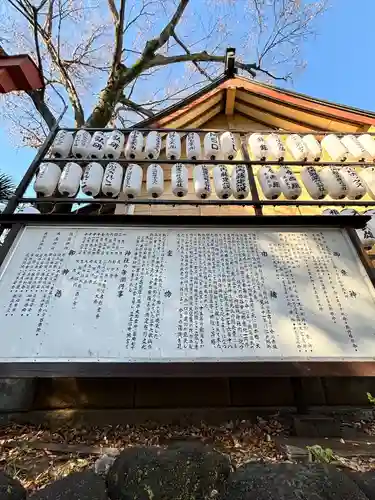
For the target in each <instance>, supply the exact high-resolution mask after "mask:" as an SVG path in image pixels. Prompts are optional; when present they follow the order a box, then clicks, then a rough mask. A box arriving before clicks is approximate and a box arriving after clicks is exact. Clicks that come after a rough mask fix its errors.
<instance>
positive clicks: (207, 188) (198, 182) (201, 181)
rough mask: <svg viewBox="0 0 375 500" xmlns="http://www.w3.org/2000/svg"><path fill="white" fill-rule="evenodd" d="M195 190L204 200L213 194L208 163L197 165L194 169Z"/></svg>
mask: <svg viewBox="0 0 375 500" xmlns="http://www.w3.org/2000/svg"><path fill="white" fill-rule="evenodd" d="M193 180H194V191H195V194H196V196H197V197H198V198H201V199H202V200H204V199H207V198H209V197H210V196H211V182H210V174H209V171H208V168H207V167H206V165H196V166H195V167H194V170H193Z"/></svg>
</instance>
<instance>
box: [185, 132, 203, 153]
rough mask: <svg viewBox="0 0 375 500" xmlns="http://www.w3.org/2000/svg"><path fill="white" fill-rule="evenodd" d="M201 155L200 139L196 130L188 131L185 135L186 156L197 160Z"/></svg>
mask: <svg viewBox="0 0 375 500" xmlns="http://www.w3.org/2000/svg"><path fill="white" fill-rule="evenodd" d="M201 155H202V148H201V139H200V137H199V134H197V133H196V132H189V133H188V135H187V136H186V158H187V159H188V160H199V159H200V157H201Z"/></svg>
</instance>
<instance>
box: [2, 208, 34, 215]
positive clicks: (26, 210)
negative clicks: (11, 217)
mask: <svg viewBox="0 0 375 500" xmlns="http://www.w3.org/2000/svg"><path fill="white" fill-rule="evenodd" d="M0 211H1V210H0ZM19 213H21V214H40V211H39V210H38V209H37V208H35V207H24V208H21V210H20V212H19Z"/></svg>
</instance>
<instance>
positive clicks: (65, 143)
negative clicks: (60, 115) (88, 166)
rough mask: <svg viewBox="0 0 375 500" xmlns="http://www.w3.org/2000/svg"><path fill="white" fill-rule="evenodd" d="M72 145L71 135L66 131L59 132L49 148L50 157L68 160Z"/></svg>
mask: <svg viewBox="0 0 375 500" xmlns="http://www.w3.org/2000/svg"><path fill="white" fill-rule="evenodd" d="M72 144H73V133H72V132H68V131H67V130H59V131H58V132H57V134H56V137H55V140H54V141H53V144H52V146H51V155H52V156H53V157H54V158H69V154H70V148H71V147H72Z"/></svg>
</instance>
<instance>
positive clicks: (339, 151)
mask: <svg viewBox="0 0 375 500" xmlns="http://www.w3.org/2000/svg"><path fill="white" fill-rule="evenodd" d="M322 146H323V148H324V149H325V150H326V151H327V153H328V155H329V156H330V158H331V160H332V161H345V160H346V159H347V157H348V154H349V152H348V150H347V148H346V146H344V144H343V143H342V142H341V141H340V139H339V138H338V137H337V135H335V134H329V135H326V136H325V137H324V138H323V139H322Z"/></svg>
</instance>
